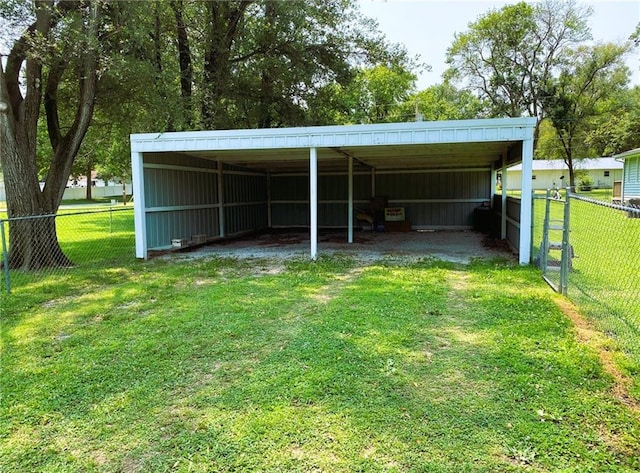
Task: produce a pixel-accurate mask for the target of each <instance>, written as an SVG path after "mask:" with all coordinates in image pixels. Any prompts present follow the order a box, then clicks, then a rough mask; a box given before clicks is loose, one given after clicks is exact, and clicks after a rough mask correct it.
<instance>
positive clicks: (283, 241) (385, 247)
mask: <svg viewBox="0 0 640 473" xmlns="http://www.w3.org/2000/svg"><path fill="white" fill-rule="evenodd" d="M335 254H348V255H353V256H354V257H356V258H357V259H358V260H365V261H375V260H379V259H389V258H391V259H396V258H397V259H409V260H414V259H415V260H417V259H422V258H433V259H439V260H443V261H450V262H454V263H462V264H468V263H469V262H471V260H472V259H477V258H482V259H491V258H507V259H510V260H514V261H517V258H516V256H515V255H514V254H513V253H512V252H511V251H510V250H509V248H508V247H507V245H506V244H505V243H504V242H502V241H495V240H491V239H489V238H487V236H486V235H483V234H482V233H479V232H475V231H412V232H406V233H384V232H372V231H355V232H354V241H353V243H347V232H346V230H338V231H326V230H323V231H321V232H320V234H319V236H318V256H319V257H320V256H322V255H335ZM309 255H310V241H309V232H308V230H304V229H302V230H277V231H272V232H265V233H260V234H254V235H250V236H244V237H240V238H234V239H229V240H221V241H218V242H215V243H211V244H208V245H205V246H202V247H200V248H197V249H193V250H190V251H188V252H185V251H181V252H180V256H179V258H197V257H208V256H221V257H231V258H278V259H282V258H290V257H307V256H309ZM174 256H178V255H174Z"/></svg>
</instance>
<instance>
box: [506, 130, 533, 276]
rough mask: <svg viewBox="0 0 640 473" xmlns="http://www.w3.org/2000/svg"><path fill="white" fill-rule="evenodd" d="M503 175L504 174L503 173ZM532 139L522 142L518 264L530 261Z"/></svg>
mask: <svg viewBox="0 0 640 473" xmlns="http://www.w3.org/2000/svg"><path fill="white" fill-rule="evenodd" d="M502 174H503V175H505V174H506V172H504V171H503V173H502ZM532 176H533V138H531V139H528V140H524V141H523V142H522V195H521V196H520V199H521V200H520V245H519V248H520V249H519V254H520V255H519V263H520V264H529V262H530V260H531V222H532V217H531V203H532V202H533V199H532V193H533V180H532Z"/></svg>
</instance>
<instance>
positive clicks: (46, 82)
mask: <svg viewBox="0 0 640 473" xmlns="http://www.w3.org/2000/svg"><path fill="white" fill-rule="evenodd" d="M101 15H102V6H101V4H100V2H97V1H95V2H89V1H87V2H83V3H77V2H71V1H59V2H55V1H38V2H34V4H33V12H32V21H31V23H30V24H29V25H28V26H27V27H26V28H25V29H24V31H23V33H22V35H21V36H20V37H19V38H18V39H17V40H16V41H15V43H14V44H13V46H12V48H11V51H10V52H9V55H8V57H7V61H6V71H5V70H4V68H3V67H2V64H0V130H1V131H0V150H1V152H0V163H1V164H2V169H3V172H4V178H5V185H6V193H7V212H8V215H9V217H10V218H12V217H22V216H33V215H41V216H47V215H48V216H50V215H52V214H55V212H56V211H57V209H58V206H59V205H60V201H61V200H62V195H63V193H64V189H65V185H66V183H67V179H68V177H69V174H70V172H71V166H72V164H73V161H74V159H75V157H76V154H77V152H78V149H79V148H80V145H81V143H82V139H83V138H84V135H85V133H86V132H87V129H88V127H89V124H90V122H91V117H92V115H93V109H94V97H95V90H96V85H97V81H98V71H99V67H100V63H99V56H100V48H99V34H100V24H101V23H100V22H101ZM67 77H75V82H76V88H75V90H76V93H75V97H74V101H73V103H75V106H74V111H73V114H72V115H70V116H62V115H61V113H60V111H61V110H60V106H59V104H60V102H59V93H60V92H66V91H64V90H62V88H61V86H62V84H63V83H65V80H66V78H67ZM23 79H24V85H23V82H22V81H23ZM42 108H44V112H45V114H46V123H47V131H48V137H49V142H50V146H51V153H52V156H51V161H50V165H49V167H48V169H47V175H46V179H45V184H44V188H43V189H42V190H41V189H40V184H39V182H38V168H37V132H38V120H39V119H40V114H41V110H42ZM10 232H11V247H10V253H9V261H8V264H9V265H10V266H11V267H14V268H17V267H20V268H24V269H37V268H40V267H47V266H59V265H68V264H70V261H69V260H68V259H67V257H66V256H65V255H64V253H63V252H62V250H61V249H60V246H59V244H58V240H57V235H56V228H55V219H54V218H53V217H42V218H38V219H28V220H12V221H11V222H10Z"/></svg>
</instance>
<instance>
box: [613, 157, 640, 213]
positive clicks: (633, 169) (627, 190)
mask: <svg viewBox="0 0 640 473" xmlns="http://www.w3.org/2000/svg"><path fill="white" fill-rule="evenodd" d="M614 159H615V160H616V161H617V162H619V163H620V164H623V163H624V164H623V167H624V169H623V177H622V191H621V200H622V202H628V201H629V200H630V199H640V148H636V149H632V150H630V151H626V152H624V153H621V154H618V155H617V156H614Z"/></svg>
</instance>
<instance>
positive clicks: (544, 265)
mask: <svg viewBox="0 0 640 473" xmlns="http://www.w3.org/2000/svg"><path fill="white" fill-rule="evenodd" d="M570 201H571V199H570V197H569V190H568V189H567V194H566V197H565V199H564V200H563V199H556V198H553V197H552V196H551V190H550V189H548V190H547V196H546V206H545V211H544V226H543V230H542V232H543V233H542V243H541V245H540V269H542V277H543V279H544V280H545V281H546V282H547V284H549V285H550V286H551V287H552V288H553V289H554V290H555V291H556V292H559V293H561V294H562V295H564V296H566V295H567V284H568V279H569V270H570V269H571V258H572V257H573V254H572V249H571V245H570V244H569V215H570V212H569V202H570ZM552 205H562V214H563V216H562V219H559V218H555V219H554V218H551V206H552ZM552 231H555V232H558V231H561V232H562V240H561V241H552V240H551V238H550V232H552ZM557 252H560V258H559V259H558V258H554V257H553V255H554V254H557ZM550 256H551V257H550ZM557 271H559V272H560V279H559V282H558V283H556V282H555V281H554V278H552V277H551V276H550V273H552V272H557Z"/></svg>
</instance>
